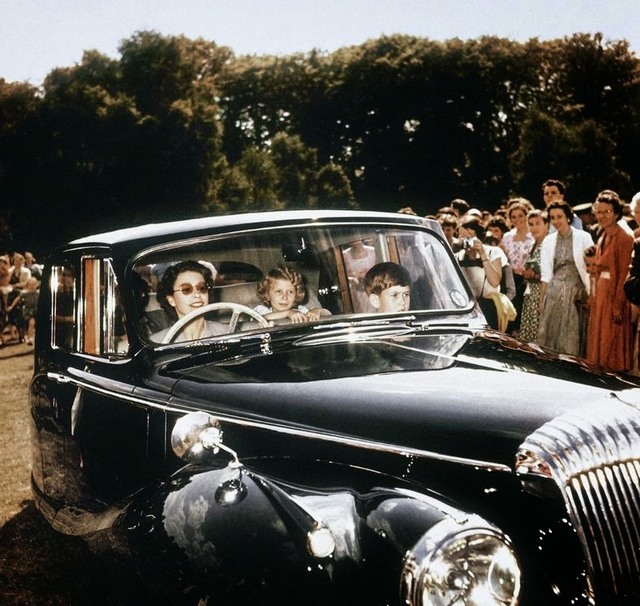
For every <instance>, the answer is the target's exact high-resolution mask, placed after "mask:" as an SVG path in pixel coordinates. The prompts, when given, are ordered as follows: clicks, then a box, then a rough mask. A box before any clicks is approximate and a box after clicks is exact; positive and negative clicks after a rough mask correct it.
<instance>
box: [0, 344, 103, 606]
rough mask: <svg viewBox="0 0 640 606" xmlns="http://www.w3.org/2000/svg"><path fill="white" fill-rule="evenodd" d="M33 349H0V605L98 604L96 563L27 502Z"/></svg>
mask: <svg viewBox="0 0 640 606" xmlns="http://www.w3.org/2000/svg"><path fill="white" fill-rule="evenodd" d="M32 372H33V348H32V347H29V346H27V345H7V346H4V347H1V348H0V378H1V379H2V392H1V393H2V420H1V421H0V604H2V606H14V605H15V606H18V605H20V606H32V605H33V606H35V605H36V604H37V605H38V606H42V605H56V606H57V605H61V606H62V605H64V606H75V605H84V604H95V603H100V596H99V595H96V593H97V592H96V591H94V590H95V589H96V587H100V586H101V584H102V583H104V581H102V580H101V578H100V575H101V574H102V572H101V570H100V565H99V561H98V560H97V559H96V557H95V556H94V555H93V554H92V553H91V552H90V551H89V548H88V546H87V545H86V544H85V543H84V542H83V541H82V540H81V539H78V538H76V537H66V536H63V535H60V534H58V533H56V532H54V531H53V530H52V529H51V527H50V526H49V525H48V524H47V523H46V522H45V521H44V519H43V518H42V517H41V516H40V514H38V512H37V511H36V508H35V506H34V504H33V500H32V499H31V490H30V479H29V477H30V468H31V451H30V435H29V404H28V389H29V380H30V378H31V373H32Z"/></svg>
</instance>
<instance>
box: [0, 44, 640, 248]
mask: <svg viewBox="0 0 640 606" xmlns="http://www.w3.org/2000/svg"><path fill="white" fill-rule="evenodd" d="M119 50H120V58H119V59H118V60H116V59H112V58H109V57H106V56H104V55H101V54H99V53H97V52H95V51H91V52H86V53H85V55H84V57H83V60H82V62H81V63H80V64H79V65H76V66H73V67H68V68H58V69H55V70H53V71H52V72H51V73H50V74H49V75H48V77H47V78H46V80H45V83H44V85H43V87H42V90H39V89H36V88H34V87H32V86H29V85H27V84H22V83H8V82H5V81H4V80H2V79H0V239H2V240H3V241H4V243H3V246H2V247H3V248H11V247H12V246H14V245H15V246H16V247H18V248H20V247H22V248H24V247H26V246H28V247H29V248H32V249H35V250H37V251H38V250H43V249H46V248H47V247H49V246H50V245H52V244H55V243H58V242H60V241H62V240H66V239H68V238H70V237H73V236H79V235H83V234H86V233H90V232H95V231H96V230H98V229H99V230H104V229H111V228H118V227H122V226H127V225H132V224H136V223H141V222H146V221H151V220H153V221H159V220H165V219H174V218H179V217H186V216H197V215H202V214H207V213H208V214H211V213H214V214H219V213H227V212H244V211H252V210H264V209H271V208H305V207H322V208H344V207H353V206H356V205H359V206H361V207H364V208H372V209H382V210H392V211H393V210H397V209H398V208H400V207H404V206H412V207H413V208H414V209H415V210H416V211H417V212H419V213H420V214H426V213H429V212H432V211H434V210H435V209H437V208H438V207H440V206H443V205H445V204H446V203H447V202H448V201H449V200H451V199H453V198H458V197H461V198H465V199H467V200H468V201H470V202H471V203H472V204H473V205H474V206H478V207H483V208H484V207H486V208H490V209H493V208H496V207H497V206H498V205H499V204H500V203H501V202H502V201H503V200H504V199H506V198H507V197H508V196H510V195H512V194H518V195H524V196H525V197H529V198H530V199H531V200H532V201H534V203H537V202H538V201H539V199H540V184H541V183H542V181H544V180H545V179H547V178H550V177H554V178H560V179H562V180H564V181H565V182H567V183H568V185H569V198H570V201H571V202H573V203H578V202H582V201H588V200H592V199H593V198H594V197H595V194H596V193H597V191H599V190H601V189H604V188H606V187H610V188H613V189H616V190H618V191H619V192H620V194H621V195H622V196H623V197H626V198H628V197H629V196H630V195H631V194H633V193H634V191H635V189H640V185H639V184H640V164H639V163H638V162H637V159H636V154H635V152H636V148H637V143H636V142H637V141H639V140H640V62H639V60H638V59H637V57H636V56H635V55H634V54H633V53H632V52H630V50H629V47H628V44H627V43H626V42H624V41H617V42H605V41H604V40H603V39H602V36H600V35H596V36H589V35H585V34H576V35H574V36H572V37H570V38H566V39H564V40H556V41H551V42H540V41H538V40H535V39H534V40H530V41H529V42H527V43H525V44H521V43H517V42H513V41H510V40H506V39H502V38H496V37H484V38H480V39H477V40H468V41H461V40H458V39H455V40H449V41H445V42H435V41H431V40H428V39H424V38H416V37H411V36H399V35H398V36H392V37H381V38H379V39H377V40H371V41H369V42H367V43H365V44H362V45H359V46H354V47H349V48H343V49H341V50H339V51H337V52H335V53H331V54H328V53H327V54H323V53H318V52H316V51H313V52H311V53H306V54H297V55H292V56H287V57H271V56H260V57H256V56H252V57H236V56H235V55H234V54H233V52H232V51H231V50H230V49H228V48H226V47H219V46H217V45H216V44H215V43H213V42H209V41H205V40H202V39H198V40H190V39H187V38H185V37H165V36H161V35H160V34H157V33H155V32H139V33H137V34H135V35H134V36H133V37H132V38H130V39H128V40H125V41H124V42H123V43H122V45H121V47H120V49H119Z"/></svg>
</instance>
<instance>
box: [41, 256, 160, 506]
mask: <svg viewBox="0 0 640 606" xmlns="http://www.w3.org/2000/svg"><path fill="white" fill-rule="evenodd" d="M105 252H106V251H103V250H97V251H92V252H87V251H86V250H84V251H78V252H77V253H76V252H75V251H70V252H67V253H66V254H65V255H63V256H61V257H60V258H58V259H56V260H55V261H54V262H53V263H52V265H51V267H50V270H49V275H48V280H47V281H46V283H45V282H43V284H44V287H43V288H44V289H45V290H46V292H45V293H44V294H43V295H42V296H41V301H42V302H43V310H42V313H41V314H40V315H39V319H38V321H39V326H38V331H39V340H38V350H37V356H36V365H37V372H36V373H34V381H33V382H32V388H31V405H32V418H33V424H34V432H33V433H34V440H35V442H34V445H35V446H37V447H36V448H35V449H34V471H33V475H34V483H35V486H36V489H38V490H40V491H41V492H42V493H43V495H44V496H45V497H46V498H47V499H48V500H49V501H50V502H51V503H53V506H54V508H58V507H63V506H65V505H66V506H69V505H74V504H78V505H79V504H82V506H83V507H89V508H98V509H99V508H104V507H106V506H108V505H109V504H111V503H114V502H115V501H117V500H119V499H121V498H123V497H124V496H125V495H127V494H130V493H131V492H133V491H135V490H137V489H138V488H139V487H140V484H141V482H143V481H145V480H146V479H148V478H149V476H150V475H152V473H153V472H152V468H153V470H154V472H155V471H157V469H158V466H159V465H160V466H161V464H162V461H163V460H164V456H165V454H166V453H165V444H166V434H165V425H166V419H165V413H164V411H163V410H162V407H161V406H155V407H149V406H148V405H147V404H146V402H145V401H144V400H140V399H138V400H136V399H135V398H134V397H133V392H134V389H135V385H134V382H133V380H132V378H131V377H132V376H136V373H135V372H133V370H132V367H133V364H134V362H133V358H132V355H131V352H130V351H129V348H128V339H127V327H126V317H125V316H126V314H125V313H124V310H123V306H122V300H121V297H120V292H119V286H118V279H117V276H116V273H115V271H114V269H113V265H112V262H111V259H110V258H109V256H108V255H105ZM152 442H153V443H152ZM152 460H153V461H154V463H153V464H151V463H150V462H151V461H152Z"/></svg>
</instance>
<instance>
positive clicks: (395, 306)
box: [364, 262, 411, 313]
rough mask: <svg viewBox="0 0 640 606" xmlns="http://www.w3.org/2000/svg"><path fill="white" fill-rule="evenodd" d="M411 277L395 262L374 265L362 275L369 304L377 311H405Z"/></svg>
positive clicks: (408, 299) (407, 303)
mask: <svg viewBox="0 0 640 606" xmlns="http://www.w3.org/2000/svg"><path fill="white" fill-rule="evenodd" d="M410 286H411V277H410V276H409V272H408V271H407V270H406V269H405V268H404V267H402V266H401V265H398V264H397V263H392V262H385V263H378V264H377V265H374V266H373V267H372V268H371V269H370V270H369V271H368V272H367V274H366V275H365V277H364V287H365V289H366V291H367V294H368V295H369V301H370V302H371V305H373V307H374V308H375V309H376V311H378V312H379V313H397V312H405V311H407V310H408V309H409V303H410V300H411V288H410Z"/></svg>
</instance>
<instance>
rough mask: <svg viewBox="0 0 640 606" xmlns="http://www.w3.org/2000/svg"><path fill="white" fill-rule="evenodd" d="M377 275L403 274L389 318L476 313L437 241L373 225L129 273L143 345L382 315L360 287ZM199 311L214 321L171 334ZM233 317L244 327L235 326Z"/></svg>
mask: <svg viewBox="0 0 640 606" xmlns="http://www.w3.org/2000/svg"><path fill="white" fill-rule="evenodd" d="M374 266H375V267H380V266H384V267H388V266H389V267H392V268H395V267H397V266H400V267H401V268H402V270H401V272H402V276H407V277H406V278H403V279H404V280H405V281H406V282H407V284H406V285H405V284H404V282H403V287H404V286H406V287H408V288H407V290H408V291H409V292H408V293H407V296H406V297H405V299H406V304H405V307H404V308H403V307H400V308H398V309H397V310H396V309H394V310H391V311H406V312H408V313H413V312H443V311H455V312H457V311H460V310H464V309H467V308H469V307H470V306H471V304H472V302H471V301H470V299H469V297H468V294H467V290H466V288H465V286H464V283H463V281H462V279H461V277H460V274H459V272H458V271H457V270H456V266H455V262H454V261H453V258H452V256H451V254H450V251H449V250H448V248H447V245H446V243H445V241H444V240H443V239H442V238H439V237H437V236H436V235H435V234H434V233H432V232H430V231H428V230H421V229H414V228H405V227H395V226H375V225H347V226H345V225H335V226H322V227H304V228H300V227H299V226H297V227H291V228H282V227H280V228H278V229H273V230H260V231H255V232H239V233H237V234H230V235H225V236H218V237H213V236H212V237H211V238H199V239H198V240H197V241H193V240H191V241H188V242H182V243H176V244H175V245H172V246H163V247H162V248H157V249H154V250H149V251H147V252H146V253H145V254H143V255H141V256H140V257H139V258H138V260H137V261H136V262H135V265H134V274H135V276H134V281H133V287H134V290H135V291H136V292H135V293H134V297H133V299H134V300H135V301H138V302H139V305H140V306H141V309H140V310H139V313H138V316H139V317H140V318H141V320H140V331H141V333H142V336H143V338H145V339H146V340H148V341H150V342H152V343H155V344H159V343H162V342H165V343H166V342H172V341H175V342H179V341H188V340H197V339H199V338H207V337H211V336H217V335H219V334H229V332H233V331H240V330H251V329H257V328H260V329H262V330H264V326H265V322H266V323H268V324H269V325H280V324H287V323H300V322H305V321H317V320H322V321H325V320H327V319H331V318H333V317H335V316H338V317H344V316H349V317H361V316H362V315H363V314H376V313H380V312H384V311H385V309H384V307H380V306H377V307H376V303H377V300H376V299H375V297H374V298H372V297H371V293H370V292H369V290H370V287H371V285H367V284H366V277H367V272H369V270H371V269H372V267H374ZM392 273H393V272H392ZM392 277H393V276H392ZM385 279H386V278H385ZM274 285H277V288H276V287H275V286H274ZM383 286H385V287H386V286H387V284H386V283H385V284H384V285H383ZM368 289H369V290H368ZM292 291H295V294H294V296H292V295H291V292H292ZM278 292H281V293H285V292H287V293H289V295H288V296H287V297H288V298H286V300H285V297H284V295H283V296H282V297H280V298H279V297H278V295H277V294H276V293H278ZM269 293H272V294H271V295H269ZM270 296H271V297H272V299H271V300H270V299H269V297H270ZM214 304H215V305H214ZM205 307H206V308H207V309H210V311H208V312H207V313H203V314H202V315H201V318H200V320H198V321H196V320H195V319H194V320H192V324H193V325H190V324H189V323H187V324H186V325H185V326H184V327H182V326H180V328H179V330H178V331H177V332H176V334H174V335H172V334H171V333H170V332H169V331H170V330H171V327H172V326H174V325H175V323H176V322H178V321H181V320H182V319H183V318H184V317H185V316H192V315H193V316H194V317H198V316H199V315H200V310H204V308H205ZM238 310H240V311H242V312H243V313H242V315H241V316H240V318H238V317H237V316H235V317H234V314H235V312H236V311H238ZM387 311H389V310H387ZM190 312H191V313H190ZM248 312H253V315H251V314H249V313H248ZM261 319H262V320H263V323H261V322H260V320H261ZM230 322H231V327H230ZM167 335H169V336H168V337H167ZM167 338H168V340H167Z"/></svg>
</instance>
